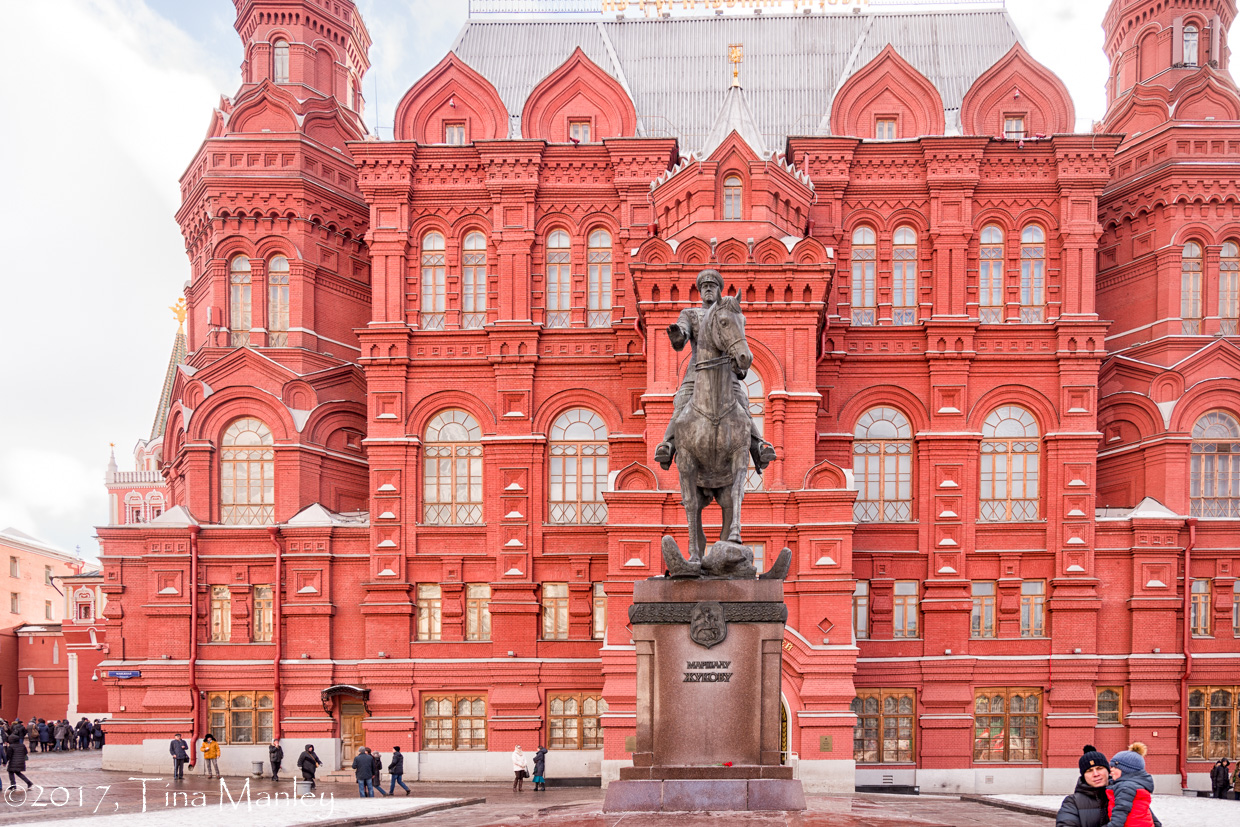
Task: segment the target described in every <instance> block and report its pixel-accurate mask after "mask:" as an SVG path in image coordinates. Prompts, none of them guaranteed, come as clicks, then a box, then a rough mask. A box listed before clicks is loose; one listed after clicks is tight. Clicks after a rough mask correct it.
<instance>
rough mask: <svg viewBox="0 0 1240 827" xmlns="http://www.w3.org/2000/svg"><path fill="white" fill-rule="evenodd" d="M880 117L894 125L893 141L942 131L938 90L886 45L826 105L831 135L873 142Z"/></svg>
mask: <svg viewBox="0 0 1240 827" xmlns="http://www.w3.org/2000/svg"><path fill="white" fill-rule="evenodd" d="M880 119H883V120H887V119H894V120H895V121H896V127H895V135H894V137H896V138H917V137H920V136H922V135H942V134H943V133H944V131H945V130H946V124H945V120H944V117H943V98H942V96H940V95H939V90H938V89H936V88H934V84H933V83H931V82H930V81H929V80H928V79H927V78H926V76H925V75H923V74H922V73H921V72H919V71H917V70H916V69H914V68H913V66H912V65H911V64H910V63H909V62H908V61H907V60H905V59H904V58H902V57H900V55H899V53H898V52H896V50H895V49H894V48H893V47H892V46H891V45H890V44H888V45H887V46H885V47H883V50H882V51H881V52H879V53H878V55H877V56H876V57H875V58H874V59H873V60H871V61H870V62H869V63H867V64H866V65H865V66H863V67H861V68H860V69H858V70H857V71H856V72H855V73H854V74H853V75H852V77H850V78H849V79H848V80H847V81H845V83H844V85H843V86H841V87H840V91H839V93H838V94H836V96H835V99H834V100H833V101H832V102H831V134H832V135H851V136H853V137H858V138H873V137H875V134H876V133H875V125H876V123H877V121H878V120H880Z"/></svg>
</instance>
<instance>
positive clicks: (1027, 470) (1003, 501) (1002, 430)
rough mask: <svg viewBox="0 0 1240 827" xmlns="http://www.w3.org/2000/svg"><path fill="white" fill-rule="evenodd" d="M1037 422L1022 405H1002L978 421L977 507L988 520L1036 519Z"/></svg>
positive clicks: (982, 517) (1038, 446)
mask: <svg viewBox="0 0 1240 827" xmlns="http://www.w3.org/2000/svg"><path fill="white" fill-rule="evenodd" d="M1040 445H1041V443H1040V441H1039V439H1038V424H1037V422H1036V421H1035V420H1034V418H1033V415H1032V414H1031V413H1029V412H1028V411H1026V410H1025V409H1024V408H1020V407H1017V406H1015V405H1005V406H1003V407H1001V408H997V409H996V410H994V411H992V412H991V414H990V416H988V417H986V421H985V422H984V423H983V425H982V444H981V451H982V462H981V475H982V487H981V509H980V514H979V518H980V519H981V520H984V521H988V522H1022V521H1029V520H1036V519H1038V465H1039V460H1040V458H1041V457H1040Z"/></svg>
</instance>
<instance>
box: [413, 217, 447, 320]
mask: <svg viewBox="0 0 1240 827" xmlns="http://www.w3.org/2000/svg"><path fill="white" fill-rule="evenodd" d="M446 289H447V286H446V280H445V276H444V243H443V235H442V234H441V233H427V234H426V235H424V236H422V310H421V314H420V315H419V316H418V326H419V327H421V328H422V329H423V330H443V312H444V302H445V300H446V296H445V292H446Z"/></svg>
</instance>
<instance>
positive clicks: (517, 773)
mask: <svg viewBox="0 0 1240 827" xmlns="http://www.w3.org/2000/svg"><path fill="white" fill-rule="evenodd" d="M529 774H530V768H529V762H528V761H527V760H526V757H525V753H524V752H522V751H521V745H520V744H518V745H517V746H516V748H514V749H513V751H512V776H513V777H512V791H513V792H514V793H520V792H525V790H524V789H522V787H523V785H524V783H525V779H526V778H527V777H528V776H529Z"/></svg>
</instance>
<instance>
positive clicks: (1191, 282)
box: [1180, 241, 1202, 336]
mask: <svg viewBox="0 0 1240 827" xmlns="http://www.w3.org/2000/svg"><path fill="white" fill-rule="evenodd" d="M1201 265H1202V258H1201V245H1200V244H1198V243H1197V242H1195V241H1190V242H1188V243H1187V244H1185V245H1184V252H1183V254H1182V256H1181V258H1180V318H1181V319H1182V321H1181V326H1182V329H1181V331H1180V332H1181V333H1183V334H1184V335H1185V336H1196V335H1198V334H1200V333H1201V273H1202V266H1201Z"/></svg>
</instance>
